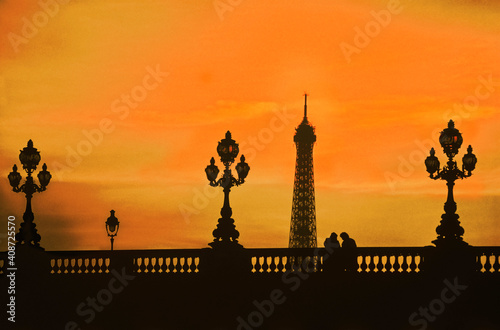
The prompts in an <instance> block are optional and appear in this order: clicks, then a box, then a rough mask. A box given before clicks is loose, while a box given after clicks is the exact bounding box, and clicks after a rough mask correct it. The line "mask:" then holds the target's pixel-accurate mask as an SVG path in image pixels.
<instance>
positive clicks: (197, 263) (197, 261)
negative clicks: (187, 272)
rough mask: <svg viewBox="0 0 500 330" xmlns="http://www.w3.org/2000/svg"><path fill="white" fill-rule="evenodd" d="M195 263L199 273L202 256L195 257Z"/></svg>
mask: <svg viewBox="0 0 500 330" xmlns="http://www.w3.org/2000/svg"><path fill="white" fill-rule="evenodd" d="M194 264H195V267H196V273H199V272H200V269H199V268H198V265H199V264H200V258H199V257H195V258H194Z"/></svg>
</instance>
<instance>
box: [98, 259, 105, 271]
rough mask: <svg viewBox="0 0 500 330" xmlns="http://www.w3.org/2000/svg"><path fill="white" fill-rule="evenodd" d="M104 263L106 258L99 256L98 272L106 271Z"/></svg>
mask: <svg viewBox="0 0 500 330" xmlns="http://www.w3.org/2000/svg"><path fill="white" fill-rule="evenodd" d="M103 264H104V259H103V258H99V259H98V260H97V272H98V273H100V274H102V273H104V271H103V266H102V265H103Z"/></svg>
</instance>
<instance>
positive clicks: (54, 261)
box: [50, 259, 56, 274]
mask: <svg viewBox="0 0 500 330" xmlns="http://www.w3.org/2000/svg"><path fill="white" fill-rule="evenodd" d="M55 266H56V259H50V268H51V269H50V273H51V274H55V273H56V272H55V270H54V269H55Z"/></svg>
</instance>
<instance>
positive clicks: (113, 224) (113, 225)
mask: <svg viewBox="0 0 500 330" xmlns="http://www.w3.org/2000/svg"><path fill="white" fill-rule="evenodd" d="M110 213H111V215H110V216H109V218H108V220H106V232H107V233H108V236H109V237H111V238H110V240H111V251H113V243H114V242H115V236H116V235H118V229H120V222H119V221H118V219H117V218H116V217H115V211H114V210H111V211H110Z"/></svg>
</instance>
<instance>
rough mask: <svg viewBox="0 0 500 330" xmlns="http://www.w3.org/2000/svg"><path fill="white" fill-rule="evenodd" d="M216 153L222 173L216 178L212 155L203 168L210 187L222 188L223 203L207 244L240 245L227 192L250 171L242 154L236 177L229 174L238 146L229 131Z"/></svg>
mask: <svg viewBox="0 0 500 330" xmlns="http://www.w3.org/2000/svg"><path fill="white" fill-rule="evenodd" d="M217 153H218V154H219V157H220V160H221V161H222V163H223V164H224V166H225V169H224V174H223V175H222V177H221V178H220V179H219V180H217V176H218V174H219V169H218V168H217V166H216V165H215V159H214V158H213V157H212V159H210V165H208V166H207V167H206V168H205V173H206V175H207V179H208V181H209V182H210V183H209V184H210V185H211V186H212V187H217V186H220V187H223V188H224V205H223V206H222V209H221V211H220V215H221V218H219V221H218V224H217V228H216V229H214V231H213V233H212V234H213V236H214V241H213V242H212V243H210V244H209V245H210V246H212V247H213V248H215V247H222V246H241V245H240V244H239V243H238V237H239V236H240V233H239V232H238V231H237V230H236V226H235V225H234V220H233V219H231V215H232V214H233V211H232V209H231V207H230V206H229V192H230V191H231V187H233V186H234V185H236V186H239V185H241V184H243V183H244V182H245V178H246V177H247V175H248V172H249V171H250V166H248V164H247V163H245V156H243V155H242V156H241V158H240V162H239V163H238V164H237V165H236V172H237V173H238V179H236V178H235V177H234V176H233V175H232V174H231V170H230V169H229V166H231V164H232V163H233V162H234V160H235V158H236V156H238V153H239V148H238V144H237V143H236V142H235V141H234V140H233V139H232V138H231V132H229V131H227V133H226V138H225V139H223V140H221V141H220V142H219V144H218V146H217Z"/></svg>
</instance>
